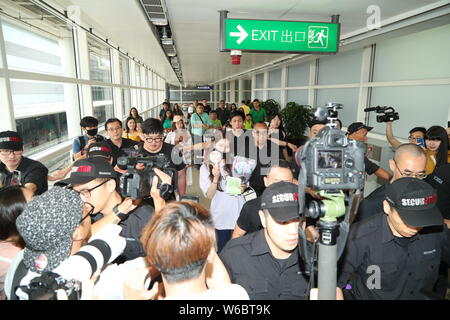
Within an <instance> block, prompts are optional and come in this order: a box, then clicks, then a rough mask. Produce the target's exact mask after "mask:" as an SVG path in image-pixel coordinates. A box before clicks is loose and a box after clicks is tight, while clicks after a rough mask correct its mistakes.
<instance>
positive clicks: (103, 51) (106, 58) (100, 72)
mask: <svg viewBox="0 0 450 320" xmlns="http://www.w3.org/2000/svg"><path fill="white" fill-rule="evenodd" d="M88 48H89V49H88V51H89V73H90V77H91V80H96V81H102V82H111V57H110V51H109V48H108V47H106V46H104V45H102V44H101V43H99V42H97V41H95V40H94V39H92V38H88Z"/></svg>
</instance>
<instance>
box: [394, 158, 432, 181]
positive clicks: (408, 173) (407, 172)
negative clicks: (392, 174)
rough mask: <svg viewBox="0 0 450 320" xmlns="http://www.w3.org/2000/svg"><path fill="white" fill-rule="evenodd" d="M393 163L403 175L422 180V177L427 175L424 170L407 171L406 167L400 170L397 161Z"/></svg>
mask: <svg viewBox="0 0 450 320" xmlns="http://www.w3.org/2000/svg"><path fill="white" fill-rule="evenodd" d="M394 163H395V167H396V168H397V170H398V172H400V174H401V175H402V176H403V177H408V178H416V179H421V180H422V179H425V178H426V177H427V176H428V174H427V173H426V172H421V173H414V172H411V171H409V170H408V169H406V170H405V171H402V170H400V168H399V167H398V165H397V162H395V161H394Z"/></svg>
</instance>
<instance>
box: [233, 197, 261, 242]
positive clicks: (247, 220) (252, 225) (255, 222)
mask: <svg viewBox="0 0 450 320" xmlns="http://www.w3.org/2000/svg"><path fill="white" fill-rule="evenodd" d="M259 210H261V197H258V198H256V199H252V200H249V201H247V202H246V203H245V204H244V206H243V207H242V209H241V212H240V214H239V218H238V219H237V222H236V224H237V225H238V227H239V228H241V229H242V230H245V231H247V233H251V232H255V231H258V230H260V229H262V224H261V220H260V219H259V214H258V211H259Z"/></svg>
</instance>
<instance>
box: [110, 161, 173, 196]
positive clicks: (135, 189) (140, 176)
mask: <svg viewBox="0 0 450 320" xmlns="http://www.w3.org/2000/svg"><path fill="white" fill-rule="evenodd" d="M137 164H144V165H145V168H144V170H136V169H135V166H136V165H137ZM117 166H118V167H119V168H120V169H122V170H128V171H127V172H126V173H124V174H123V175H122V176H121V177H120V182H119V185H120V193H121V194H122V196H124V197H131V199H133V200H136V199H142V198H146V197H149V195H150V190H151V187H152V181H153V177H155V176H156V177H157V175H156V173H155V171H154V170H153V169H154V168H158V169H159V170H161V171H163V172H164V173H166V174H168V175H169V176H170V177H172V183H171V185H173V184H174V177H175V176H176V170H175V168H171V167H170V161H169V159H167V157H166V156H165V155H163V154H159V155H156V156H151V157H119V158H118V159H117ZM158 179H159V178H158ZM160 187H161V181H158V189H160ZM160 191H163V190H160ZM168 191H169V190H168ZM172 191H173V190H172ZM162 196H163V195H162ZM163 197H164V196H163Z"/></svg>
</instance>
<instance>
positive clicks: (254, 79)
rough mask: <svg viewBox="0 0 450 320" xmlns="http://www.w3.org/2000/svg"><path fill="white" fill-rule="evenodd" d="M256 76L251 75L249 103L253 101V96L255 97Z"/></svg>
mask: <svg viewBox="0 0 450 320" xmlns="http://www.w3.org/2000/svg"><path fill="white" fill-rule="evenodd" d="M255 88H256V74H252V96H251V98H250V101H253V99H255V95H256V91H255Z"/></svg>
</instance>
